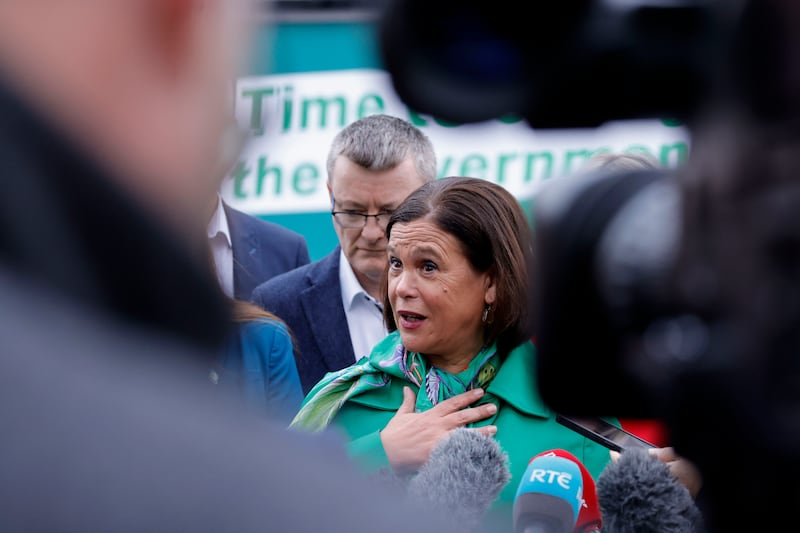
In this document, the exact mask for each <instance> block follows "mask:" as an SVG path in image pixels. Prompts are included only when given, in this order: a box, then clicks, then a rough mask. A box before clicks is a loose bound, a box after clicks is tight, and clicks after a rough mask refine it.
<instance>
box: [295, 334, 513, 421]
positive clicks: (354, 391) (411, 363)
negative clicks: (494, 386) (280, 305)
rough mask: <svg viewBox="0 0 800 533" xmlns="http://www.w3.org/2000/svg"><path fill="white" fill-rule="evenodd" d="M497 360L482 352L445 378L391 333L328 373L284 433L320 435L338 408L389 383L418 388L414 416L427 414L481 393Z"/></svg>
mask: <svg viewBox="0 0 800 533" xmlns="http://www.w3.org/2000/svg"><path fill="white" fill-rule="evenodd" d="M499 364H500V358H499V356H498V355H497V348H496V346H494V345H492V346H489V347H486V348H484V349H482V350H481V351H480V352H479V353H478V354H477V355H476V356H475V357H473V358H472V361H471V362H470V363H469V365H468V366H467V368H465V369H464V370H463V371H461V372H459V373H458V374H451V373H449V372H446V371H444V370H442V369H440V368H437V367H435V366H429V365H428V364H427V361H425V358H424V356H422V355H421V354H419V353H416V352H409V351H407V350H406V349H405V347H404V346H403V344H402V342H401V339H400V334H399V333H398V332H396V331H395V332H393V333H391V334H389V335H388V336H387V337H386V338H384V339H383V340H382V341H381V342H379V343H378V344H377V345H376V346H375V348H373V350H372V353H370V355H369V356H368V357H362V358H361V360H360V361H359V362H358V363H356V364H354V365H351V366H349V367H347V368H344V369H342V370H339V371H337V372H329V373H328V374H326V375H325V377H323V378H322V380H321V381H320V382H319V383H317V384H316V385H315V386H314V388H313V389H311V391H310V392H309V393H308V395H307V396H306V399H305V401H304V402H303V405H302V407H301V408H300V411H299V412H298V413H297V415H296V416H295V418H294V420H293V421H292V423H291V425H290V428H299V429H304V430H308V431H321V430H323V429H324V428H325V427H327V426H328V424H330V422H331V420H333V418H334V417H335V416H336V413H338V412H339V410H340V409H341V408H342V405H344V403H345V402H346V401H347V400H348V399H350V398H352V397H353V396H356V395H358V394H361V393H362V392H365V391H368V390H371V389H375V388H379V387H385V386H386V385H388V384H389V383H390V382H391V381H392V379H395V378H397V379H402V380H404V381H408V382H410V383H411V384H413V385H416V386H417V387H418V388H419V392H418V393H417V403H416V411H417V412H422V411H427V410H428V409H430V408H431V407H433V406H434V405H436V404H438V403H439V402H441V401H443V400H446V399H448V398H451V397H453V396H456V395H458V394H461V393H462V392H466V391H468V390H471V389H475V388H484V389H485V388H486V387H487V386H488V385H489V383H490V382H491V381H492V379H494V376H495V374H497V369H498V366H499Z"/></svg>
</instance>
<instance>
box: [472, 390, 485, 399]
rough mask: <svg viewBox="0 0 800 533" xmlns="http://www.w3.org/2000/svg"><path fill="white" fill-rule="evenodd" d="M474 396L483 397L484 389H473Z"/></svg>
mask: <svg viewBox="0 0 800 533" xmlns="http://www.w3.org/2000/svg"><path fill="white" fill-rule="evenodd" d="M472 395H473V396H475V397H476V398H480V397H481V396H483V389H472Z"/></svg>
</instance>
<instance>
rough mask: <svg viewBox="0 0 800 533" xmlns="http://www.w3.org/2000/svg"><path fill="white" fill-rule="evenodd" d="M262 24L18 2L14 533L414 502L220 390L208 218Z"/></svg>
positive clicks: (323, 518) (195, 4)
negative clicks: (233, 91) (241, 71)
mask: <svg viewBox="0 0 800 533" xmlns="http://www.w3.org/2000/svg"><path fill="white" fill-rule="evenodd" d="M253 9H254V5H252V4H251V3H250V2H247V1H245V0H242V1H238V0H109V1H104V2H97V1H95V0H72V1H67V2H30V1H28V0H6V1H4V2H0V115H2V120H0V180H2V184H3V186H4V187H3V189H4V194H3V195H0V293H1V294H2V295H3V297H2V298H1V299H0V317H1V318H2V320H0V361H2V369H3V370H2V372H0V405H2V406H3V407H2V408H0V425H2V427H3V437H2V439H0V471H2V472H3V475H2V477H0V530H3V531H84V532H93V531H103V532H106V531H115V532H119V531H155V530H161V531H221V530H231V531H254V530H276V531H321V530H328V531H372V530H374V524H375V523H376V520H377V519H378V518H379V517H381V516H386V515H387V514H388V513H390V512H391V511H393V510H394V509H395V507H396V502H397V495H396V494H395V492H394V491H392V490H390V489H389V487H385V486H378V485H377V484H372V483H367V482H366V481H365V480H363V479H362V478H361V477H360V476H357V475H356V474H354V473H353V472H352V470H351V467H350V465H349V464H348V462H347V459H346V455H345V454H344V453H340V452H339V450H338V448H337V447H336V446H331V445H330V442H327V441H325V443H324V447H323V443H318V442H316V441H313V442H312V440H311V439H307V438H302V437H301V436H300V435H294V434H291V433H290V432H288V431H285V429H284V427H283V425H272V424H270V423H264V421H263V420H262V419H260V418H258V417H255V416H249V415H248V413H246V412H244V410H242V409H240V408H238V407H239V406H235V405H234V404H233V403H229V402H227V401H219V400H220V397H219V395H217V394H213V393H210V392H209V391H214V390H215V389H214V388H213V386H212V385H211V384H210V382H209V379H208V373H209V364H212V363H213V362H214V360H215V358H216V357H217V356H218V354H219V350H220V349H221V348H222V346H223V343H224V340H225V338H226V335H227V334H228V333H229V332H230V329H229V324H230V318H231V317H230V310H229V307H228V306H227V305H226V302H225V300H224V298H222V296H221V294H220V291H219V290H218V288H216V286H215V285H216V282H215V280H214V276H213V273H212V272H211V269H210V268H209V265H208V261H207V257H208V256H207V243H206V242H205V241H206V240H207V238H206V235H205V230H206V226H207V224H208V217H207V213H208V210H207V209H204V206H207V205H208V198H210V197H211V196H212V195H213V194H214V191H215V188H216V185H217V178H216V176H219V175H220V174H219V173H220V165H221V158H220V157H219V152H220V150H219V145H220V139H221V137H223V134H224V130H225V127H226V126H225V125H226V124H227V123H229V116H228V113H229V106H227V105H226V98H225V92H226V91H227V86H228V81H229V80H230V79H231V78H232V77H235V75H236V71H237V69H238V68H239V66H241V65H242V60H243V59H245V57H246V56H245V52H246V51H247V45H248V42H249V39H248V36H249V35H250V31H249V24H250V22H249V21H252V20H254V16H253V15H254V13H253ZM356 507H357V508H358V509H359V510H360V511H359V512H360V515H361V516H356V514H357V513H355V508H356ZM372 512H376V514H375V515H374V516H366V520H364V518H365V516H364V515H365V513H366V514H367V515H369V514H370V513H372ZM441 526H442V524H437V520H436V517H435V516H430V517H424V516H423V519H422V524H421V525H418V526H417V530H420V531H424V530H430V531H437V530H439V529H440V527H441ZM428 528H430V529H428ZM381 529H382V530H384V531H398V532H399V531H405V530H406V527H405V525H402V527H401V525H400V524H397V525H393V524H382V528H381Z"/></svg>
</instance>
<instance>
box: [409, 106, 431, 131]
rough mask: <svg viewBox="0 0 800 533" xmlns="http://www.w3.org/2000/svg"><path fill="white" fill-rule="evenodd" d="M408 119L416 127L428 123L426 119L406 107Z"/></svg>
mask: <svg viewBox="0 0 800 533" xmlns="http://www.w3.org/2000/svg"><path fill="white" fill-rule="evenodd" d="M408 121H409V122H411V124H413V125H414V126H416V127H418V128H422V127H424V126H427V125H428V121H427V120H425V119H424V118H422V115H420V114H419V113H417V112H416V111H414V110H413V109H411V108H410V107H409V108H408Z"/></svg>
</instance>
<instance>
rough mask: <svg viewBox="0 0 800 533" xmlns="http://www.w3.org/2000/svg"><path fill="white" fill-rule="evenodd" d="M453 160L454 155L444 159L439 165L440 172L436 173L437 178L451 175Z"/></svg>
mask: <svg viewBox="0 0 800 533" xmlns="http://www.w3.org/2000/svg"><path fill="white" fill-rule="evenodd" d="M452 162H453V157H452V156H449V155H448V156H447V157H445V158H444V159H443V160H442V164H441V165H439V172H438V173H437V174H436V178H437V179H438V178H444V177H445V176H449V175H450V163H452Z"/></svg>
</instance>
